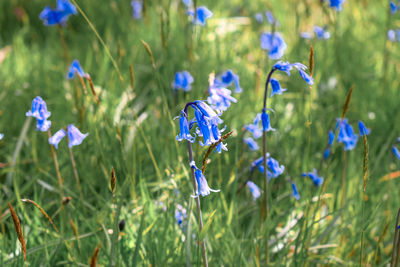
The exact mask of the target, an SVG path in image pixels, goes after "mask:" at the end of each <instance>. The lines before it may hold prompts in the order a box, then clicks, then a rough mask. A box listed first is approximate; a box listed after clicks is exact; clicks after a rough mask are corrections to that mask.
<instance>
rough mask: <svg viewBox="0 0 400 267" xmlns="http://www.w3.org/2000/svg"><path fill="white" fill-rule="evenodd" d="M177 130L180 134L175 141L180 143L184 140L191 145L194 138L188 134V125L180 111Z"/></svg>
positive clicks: (182, 112)
mask: <svg viewBox="0 0 400 267" xmlns="http://www.w3.org/2000/svg"><path fill="white" fill-rule="evenodd" d="M179 129H180V133H179V135H177V136H176V140H177V141H179V142H181V141H182V140H184V139H185V140H188V141H189V142H191V143H194V141H195V137H193V136H192V135H191V134H190V132H189V123H188V121H187V118H186V116H185V112H184V111H183V110H182V111H181V116H180V117H179Z"/></svg>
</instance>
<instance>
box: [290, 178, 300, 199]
mask: <svg viewBox="0 0 400 267" xmlns="http://www.w3.org/2000/svg"><path fill="white" fill-rule="evenodd" d="M291 184H292V190H293V194H292V195H293V197H294V198H295V199H297V200H299V199H300V194H299V191H298V190H297V187H296V185H295V184H294V183H293V182H291Z"/></svg>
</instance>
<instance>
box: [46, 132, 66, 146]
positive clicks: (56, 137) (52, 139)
mask: <svg viewBox="0 0 400 267" xmlns="http://www.w3.org/2000/svg"><path fill="white" fill-rule="evenodd" d="M66 135H67V133H66V132H65V131H64V129H61V130H58V131H57V132H56V133H55V134H54V135H53V136H52V137H50V138H49V144H51V145H53V146H54V147H55V148H56V149H58V143H60V141H61V140H62V139H63V138H64V137H65V136H66Z"/></svg>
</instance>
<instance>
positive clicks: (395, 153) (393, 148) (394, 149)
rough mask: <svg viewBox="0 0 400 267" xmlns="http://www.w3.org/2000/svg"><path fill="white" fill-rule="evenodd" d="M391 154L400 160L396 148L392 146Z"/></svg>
mask: <svg viewBox="0 0 400 267" xmlns="http://www.w3.org/2000/svg"><path fill="white" fill-rule="evenodd" d="M392 152H393V154H394V155H395V156H396V158H398V159H399V160H400V151H399V150H398V149H397V147H395V146H393V147H392Z"/></svg>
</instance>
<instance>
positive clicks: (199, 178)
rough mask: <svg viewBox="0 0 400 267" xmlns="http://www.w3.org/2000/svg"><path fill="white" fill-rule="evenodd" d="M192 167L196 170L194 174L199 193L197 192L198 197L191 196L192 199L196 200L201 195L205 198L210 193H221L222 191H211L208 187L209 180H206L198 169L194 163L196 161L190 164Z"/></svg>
mask: <svg viewBox="0 0 400 267" xmlns="http://www.w3.org/2000/svg"><path fill="white" fill-rule="evenodd" d="M190 167H191V168H192V169H194V174H195V177H196V182H197V190H198V191H197V192H196V195H195V196H191V197H194V198H196V197H198V196H199V195H200V194H201V195H202V196H203V197H205V196H207V195H209V194H210V192H219V191H221V190H214V189H211V188H210V187H209V186H208V184H207V180H206V178H205V177H204V174H203V173H202V172H201V170H199V169H198V168H197V167H196V164H195V163H194V161H192V162H191V163H190Z"/></svg>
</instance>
